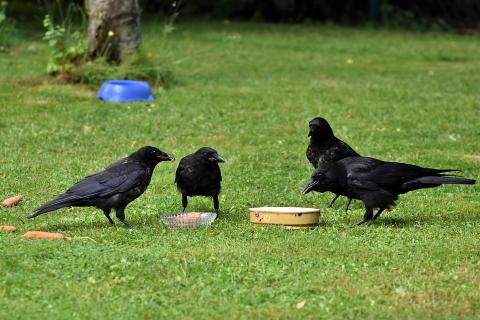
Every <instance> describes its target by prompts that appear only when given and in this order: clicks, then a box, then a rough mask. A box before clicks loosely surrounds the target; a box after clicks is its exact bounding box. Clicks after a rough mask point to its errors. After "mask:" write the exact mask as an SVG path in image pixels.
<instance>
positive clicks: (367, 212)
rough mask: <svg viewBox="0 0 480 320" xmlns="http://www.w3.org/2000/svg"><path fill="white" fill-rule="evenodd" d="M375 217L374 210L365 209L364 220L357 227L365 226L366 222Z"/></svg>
mask: <svg viewBox="0 0 480 320" xmlns="http://www.w3.org/2000/svg"><path fill="white" fill-rule="evenodd" d="M372 217H373V208H371V207H365V214H364V215H363V219H362V220H360V221H358V222H357V226H359V225H361V224H364V223H365V222H368V221H370V219H372Z"/></svg>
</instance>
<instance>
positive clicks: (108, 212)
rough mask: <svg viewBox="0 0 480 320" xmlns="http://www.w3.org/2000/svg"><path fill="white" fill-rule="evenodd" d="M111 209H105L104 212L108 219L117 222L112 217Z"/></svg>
mask: <svg viewBox="0 0 480 320" xmlns="http://www.w3.org/2000/svg"><path fill="white" fill-rule="evenodd" d="M110 211H111V210H110V209H103V214H104V215H105V217H107V219H108V221H110V223H111V224H115V223H114V222H113V220H112V218H110Z"/></svg>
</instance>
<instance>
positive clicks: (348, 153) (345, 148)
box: [336, 140, 360, 159]
mask: <svg viewBox="0 0 480 320" xmlns="http://www.w3.org/2000/svg"><path fill="white" fill-rule="evenodd" d="M336 147H337V148H338V149H339V151H338V152H339V154H340V156H341V158H340V159H343V158H347V157H359V156H360V155H359V154H358V153H357V152H356V151H355V150H353V149H352V147H350V146H349V145H348V144H346V143H345V142H343V141H342V140H338V143H337V146H336Z"/></svg>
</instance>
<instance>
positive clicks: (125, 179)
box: [65, 162, 146, 199]
mask: <svg viewBox="0 0 480 320" xmlns="http://www.w3.org/2000/svg"><path fill="white" fill-rule="evenodd" d="M145 173H146V170H145V168H144V167H143V166H142V165H140V164H139V163H134V162H129V163H124V164H121V163H118V164H117V165H115V166H110V167H108V168H107V169H106V170H104V171H101V172H98V173H95V174H93V175H91V176H88V177H86V178H85V179H83V180H81V181H79V182H77V183H76V184H74V185H73V186H72V187H71V188H70V189H68V190H67V191H66V192H65V194H67V195H72V196H75V197H78V198H84V199H88V198H94V197H108V196H111V195H113V194H116V193H123V192H126V191H128V190H130V189H133V188H135V187H137V186H139V185H141V184H142V182H143V179H144V178H145Z"/></svg>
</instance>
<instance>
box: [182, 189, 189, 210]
mask: <svg viewBox="0 0 480 320" xmlns="http://www.w3.org/2000/svg"><path fill="white" fill-rule="evenodd" d="M182 206H183V212H185V209H187V206H188V198H187V195H186V194H183V193H182Z"/></svg>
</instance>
